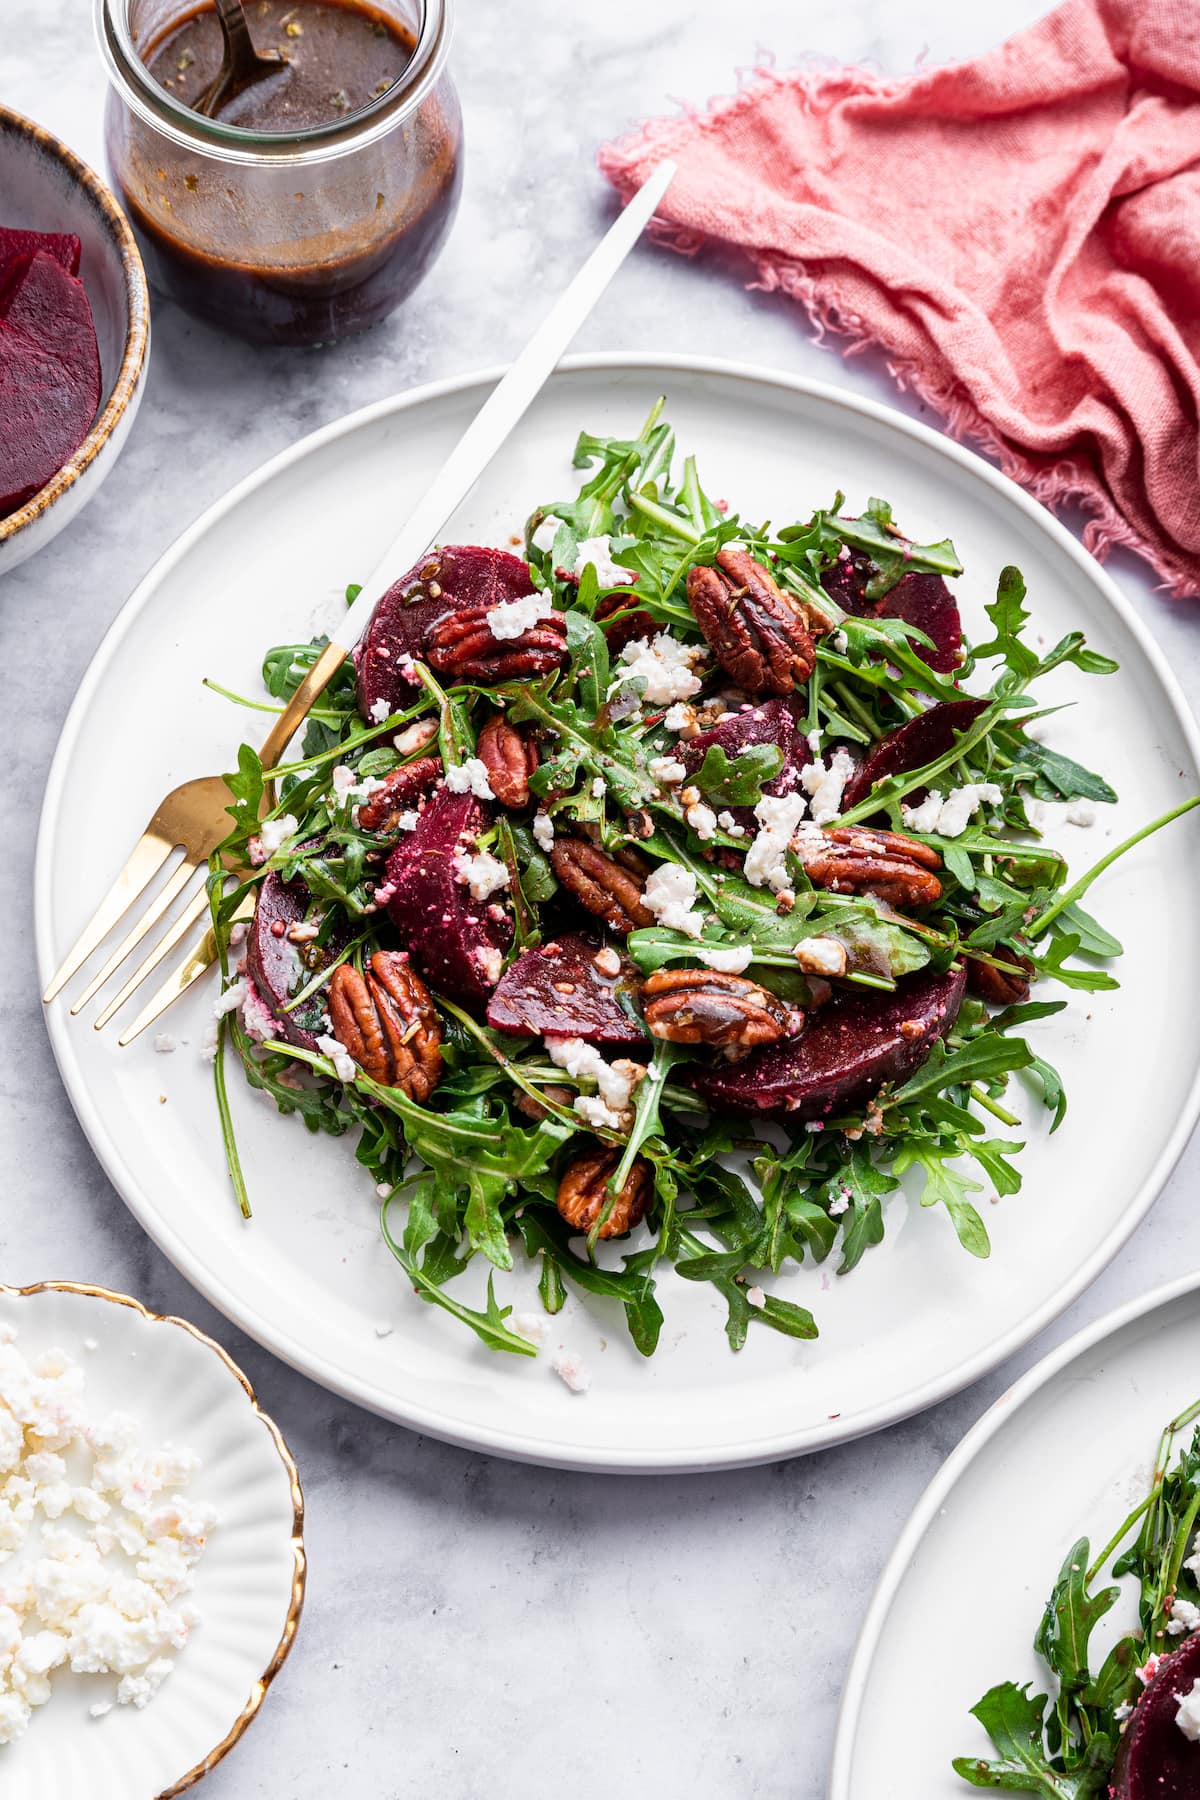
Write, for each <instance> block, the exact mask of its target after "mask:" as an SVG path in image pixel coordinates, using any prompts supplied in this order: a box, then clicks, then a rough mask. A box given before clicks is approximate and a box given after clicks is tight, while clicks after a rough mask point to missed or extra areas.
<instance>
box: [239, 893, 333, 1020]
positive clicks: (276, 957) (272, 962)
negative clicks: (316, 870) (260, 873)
mask: <svg viewBox="0 0 1200 1800" xmlns="http://www.w3.org/2000/svg"><path fill="white" fill-rule="evenodd" d="M311 898H312V896H311V895H310V893H309V891H308V888H307V887H306V886H305V884H304V882H302V881H283V880H282V879H281V878H280V876H279V875H278V873H277V872H276V871H275V870H274V869H272V870H271V871H270V872H269V873H268V874H267V875H266V876H265V878H264V880H263V882H262V884H261V886H260V887H259V890H258V904H257V905H256V907H255V909H254V918H253V920H252V921H251V924H250V935H249V937H248V938H247V940H246V968H247V971H248V973H249V975H250V978H251V980H252V981H253V982H254V985H255V987H256V988H257V989H258V992H259V995H260V997H261V999H262V1001H263V1003H264V1005H266V1006H268V1007H269V1008H270V1010H271V1012H272V1013H274V1015H275V1018H276V1019H277V1020H278V1022H279V1029H280V1032H281V1034H282V1036H284V1037H285V1038H287V1040H288V1042H289V1043H291V1044H299V1045H300V1046H301V1047H302V1048H303V1049H305V1050H315V1049H316V1047H317V1038H318V1037H319V1036H320V1035H321V1034H322V1033H323V1032H325V1031H327V1030H328V1024H327V1022H326V1015H325V996H324V994H323V993H322V992H321V990H320V989H318V990H317V992H316V993H315V994H313V996H312V998H311V999H309V1000H306V1001H305V1002H304V1004H303V1005H302V1006H299V1007H297V1008H296V1010H295V1011H294V1012H286V1011H285V1010H284V1005H285V1002H286V1001H288V1000H290V999H291V997H292V995H293V994H295V993H298V992H299V990H300V989H301V988H302V987H303V986H304V984H305V982H307V981H310V980H311V979H312V976H313V975H314V973H315V972H316V970H317V969H318V968H319V967H320V966H321V961H322V960H324V961H330V960H331V959H332V958H333V957H335V956H336V955H337V954H338V952H339V951H340V950H341V949H342V948H343V947H344V945H345V942H346V933H345V931H344V930H343V931H340V932H338V933H335V935H334V936H333V937H332V938H331V939H330V941H329V943H328V945H327V946H326V947H325V950H324V953H323V956H322V953H320V952H315V951H314V947H313V946H312V945H311V944H306V945H304V946H303V950H302V949H301V947H300V946H298V945H296V944H293V943H292V942H291V941H290V940H289V938H288V935H287V934H288V931H289V929H290V927H291V926H293V925H296V924H298V923H299V922H300V920H301V919H303V918H304V916H305V914H306V913H307V911H308V908H309V903H310V901H311Z"/></svg>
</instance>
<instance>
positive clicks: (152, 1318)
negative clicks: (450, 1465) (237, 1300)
mask: <svg viewBox="0 0 1200 1800" xmlns="http://www.w3.org/2000/svg"><path fill="white" fill-rule="evenodd" d="M38 1294H79V1295H82V1296H83V1297H84V1298H85V1299H89V1300H106V1301H110V1302H111V1303H112V1304H113V1305H115V1306H127V1307H129V1308H130V1310H131V1311H132V1312H135V1313H137V1314H138V1315H139V1316H140V1317H141V1318H142V1319H144V1320H145V1321H146V1322H147V1323H148V1324H152V1325H174V1326H176V1327H177V1328H178V1329H179V1330H180V1331H183V1332H186V1333H187V1335H188V1336H189V1337H192V1338H195V1340H196V1342H197V1343H198V1344H203V1345H204V1346H205V1348H206V1349H208V1350H211V1351H212V1352H213V1355H214V1356H216V1357H217V1358H218V1360H219V1361H220V1362H222V1363H223V1364H224V1365H225V1367H226V1368H227V1369H228V1370H229V1373H230V1374H231V1375H232V1376H234V1378H235V1379H236V1381H237V1382H238V1384H239V1386H240V1387H241V1388H242V1389H243V1390H244V1392H245V1394H246V1397H247V1399H248V1400H249V1402H250V1405H251V1407H252V1409H253V1411H254V1414H255V1417H256V1418H257V1419H258V1420H259V1421H260V1422H261V1423H262V1424H263V1426H265V1428H266V1431H267V1435H268V1437H269V1438H270V1440H271V1443H272V1444H273V1446H274V1448H275V1451H276V1453H277V1455H278V1457H279V1460H280V1462H281V1463H282V1464H283V1467H284V1472H285V1474H286V1475H287V1479H288V1487H289V1490H290V1492H291V1500H292V1534H291V1544H292V1592H291V1598H290V1600H289V1602H288V1610H287V1617H286V1619H285V1620H284V1625H283V1631H282V1632H281V1634H280V1637H279V1642H278V1643H277V1644H276V1646H275V1649H274V1651H273V1652H272V1654H271V1658H270V1661H269V1662H268V1663H267V1666H266V1668H265V1669H264V1670H263V1672H262V1674H261V1675H260V1676H259V1677H258V1679H257V1680H256V1681H255V1683H254V1685H253V1686H252V1688H251V1690H250V1693H249V1696H248V1698H247V1700H246V1704H245V1705H244V1706H243V1707H242V1710H241V1712H240V1713H239V1714H238V1716H237V1718H236V1719H235V1720H234V1722H233V1724H232V1726H231V1727H230V1729H229V1731H228V1732H226V1734H225V1736H224V1737H223V1738H222V1739H221V1741H220V1743H219V1744H216V1745H214V1747H213V1748H212V1749H211V1750H210V1751H209V1752H208V1753H207V1755H205V1756H203V1757H201V1759H200V1761H199V1762H198V1763H196V1764H195V1766H194V1767H193V1768H191V1769H189V1770H188V1771H187V1773H186V1774H185V1775H181V1776H180V1777H179V1779H178V1781H175V1782H173V1783H172V1784H171V1786H170V1787H167V1788H163V1789H162V1790H161V1792H160V1793H158V1794H156V1795H155V1796H154V1800H174V1796H175V1795H177V1794H182V1793H185V1792H186V1790H187V1789H188V1788H190V1787H194V1786H195V1784H196V1782H198V1781H200V1780H202V1779H203V1777H204V1776H205V1775H207V1774H209V1773H210V1772H211V1771H212V1770H213V1769H215V1768H216V1766H217V1764H218V1763H219V1762H221V1761H223V1760H224V1758H225V1757H226V1756H228V1754H229V1752H230V1751H231V1750H232V1749H233V1748H234V1746H235V1745H236V1744H237V1743H238V1742H239V1741H240V1739H241V1737H242V1734H243V1732H245V1731H246V1729H247V1727H248V1726H250V1725H251V1724H252V1723H253V1721H254V1720H255V1718H256V1717H257V1716H258V1711H259V1708H260V1707H261V1706H262V1703H263V1701H264V1700H265V1699H266V1696H267V1690H268V1688H269V1687H270V1685H271V1683H272V1682H273V1681H274V1679H275V1677H276V1675H278V1673H279V1671H280V1669H281V1668H282V1667H283V1665H284V1663H285V1662H286V1661H287V1659H288V1656H289V1654H290V1652H291V1648H292V1645H293V1643H294V1642H295V1638H296V1631H297V1629H298V1627H299V1624H300V1615H301V1613H302V1612H303V1610H304V1592H305V1585H306V1582H307V1577H308V1557H307V1553H306V1551H305V1548H304V1494H303V1491H302V1489H301V1486H300V1471H299V1470H298V1469H297V1467H296V1459H295V1458H294V1457H293V1455H292V1453H291V1451H290V1450H289V1449H288V1446H287V1443H286V1440H285V1439H284V1436H283V1433H282V1432H281V1431H280V1429H279V1427H278V1425H276V1423H275V1421H274V1419H273V1418H272V1417H271V1416H270V1414H269V1413H266V1412H264V1411H263V1409H262V1407H261V1406H260V1405H259V1400H258V1395H257V1394H256V1393H255V1391H254V1389H253V1387H252V1386H251V1385H250V1381H249V1378H248V1376H247V1375H246V1374H245V1373H244V1372H243V1371H242V1370H241V1369H240V1368H239V1367H238V1365H237V1363H235V1362H234V1360H233V1358H232V1357H231V1356H230V1355H229V1353H228V1351H226V1350H223V1349H222V1348H221V1346H220V1344H218V1343H217V1341H216V1339H215V1338H211V1337H209V1336H208V1334H207V1332H203V1331H201V1330H200V1328H199V1326H197V1325H192V1324H191V1323H189V1321H188V1320H187V1319H181V1318H178V1317H177V1316H176V1315H175V1314H174V1313H156V1312H151V1311H150V1308H149V1307H148V1306H143V1305H142V1302H141V1301H140V1300H135V1299H134V1298H133V1297H132V1295H130V1294H120V1293H117V1292H116V1291H115V1289H113V1288H105V1287H93V1286H91V1285H90V1284H89V1283H87V1282H81V1281H36V1282H34V1283H33V1284H32V1285H31V1286H29V1287H11V1286H9V1284H8V1283H7V1282H3V1281H0V1299H8V1300H26V1299H32V1298H33V1297H34V1296H36V1295H38Z"/></svg>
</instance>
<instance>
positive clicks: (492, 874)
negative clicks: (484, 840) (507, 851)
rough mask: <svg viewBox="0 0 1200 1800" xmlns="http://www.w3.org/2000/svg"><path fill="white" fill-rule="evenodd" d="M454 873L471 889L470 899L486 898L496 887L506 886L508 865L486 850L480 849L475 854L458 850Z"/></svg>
mask: <svg viewBox="0 0 1200 1800" xmlns="http://www.w3.org/2000/svg"><path fill="white" fill-rule="evenodd" d="M454 873H455V876H456V878H457V879H458V880H459V881H461V882H462V883H463V884H464V886H466V887H469V888H470V890H471V898H472V900H486V899H487V897H488V895H489V894H494V893H495V892H496V889H497V888H503V887H507V886H508V882H509V873H508V867H507V865H506V864H505V863H502V862H501V861H500V860H499V858H498V857H495V856H492V855H491V854H490V853H489V852H488V851H487V850H481V851H480V852H479V854H478V855H477V856H470V855H467V854H466V853H464V852H463V851H461V850H460V851H459V853H458V855H457V856H456V857H455V858H454Z"/></svg>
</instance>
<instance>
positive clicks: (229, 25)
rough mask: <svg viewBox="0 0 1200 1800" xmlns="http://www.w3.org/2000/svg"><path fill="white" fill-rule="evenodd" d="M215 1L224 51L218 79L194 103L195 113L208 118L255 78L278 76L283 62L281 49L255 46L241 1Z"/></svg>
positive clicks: (249, 85) (248, 85)
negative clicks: (256, 47)
mask: <svg viewBox="0 0 1200 1800" xmlns="http://www.w3.org/2000/svg"><path fill="white" fill-rule="evenodd" d="M214 4H215V6H216V9H217V17H218V18H219V19H220V21H221V34H222V36H223V37H224V39H225V50H224V54H223V55H222V57H221V67H220V68H219V69H218V70H217V74H216V78H215V80H213V81H212V82H211V84H210V85H209V86H208V87H207V88H206V89H205V90H204V92H203V93H202V94H201V96H200V98H199V99H198V100H197V101H195V102H194V103H193V106H192V111H193V112H198V113H203V114H204V115H205V117H206V118H209V119H211V118H213V117H215V115H216V113H217V110H218V108H220V107H222V106H224V105H225V103H226V101H228V100H232V99H234V97H235V96H236V95H238V94H241V93H243V92H244V91H245V89H246V88H248V87H252V86H253V85H254V83H255V82H256V81H262V80H263V79H264V78H265V77H266V76H267V75H277V74H278V73H279V69H280V67H281V65H282V63H283V57H282V56H280V54H279V52H278V50H256V49H255V48H254V42H253V39H252V38H251V36H250V27H249V25H248V24H247V23H246V13H245V9H244V7H243V5H242V0H214Z"/></svg>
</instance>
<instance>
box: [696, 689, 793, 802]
mask: <svg viewBox="0 0 1200 1800" xmlns="http://www.w3.org/2000/svg"><path fill="white" fill-rule="evenodd" d="M751 744H778V746H779V748H780V749H781V750H782V751H783V767H782V768H781V769H780V771H779V773H778V775H776V776H775V777H774V779H773V780H771V781H768V782H766V783H764V786H763V793H764V794H787V793H790V792H791V790H792V789H793V788H794V787H795V785H796V780H797V777H798V776H799V774H800V771H801V769H803V768H804V767H805V765H806V764H808V763H810V762H811V761H812V751H811V750H810V749H809V747H808V739H807V738H806V737H804V735H803V734H802V733H801V732H799V731H797V729H796V722H795V720H794V719H793V718H792V715H791V713H790V712H789V711H788V707H787V702H786V701H784V700H764V701H762V702H761V704H760V705H758V706H748V707H746V708H745V710H744V711H742V712H738V713H732V714H730V715H729V716H728V717H726V718H724V719H721V720H720V721H719V723H718V724H716V725H714V726H712V727H711V729H710V730H708V731H702V732H700V733H699V735H698V736H696V737H694V738H692V739H691V740H690V741H689V742H688V743H686V744H680V746H679V760H680V762H681V763H682V764H683V766H684V768H685V769H686V770H687V772H688V774H689V775H694V774H695V773H696V771H697V770H698V769H699V768H700V766H701V764H702V763H703V761H704V758H705V757H706V756H707V755H708V752H709V751H710V750H711V749H712V748H713V747H714V745H715V746H717V747H718V748H720V749H722V750H724V752H725V754H726V756H727V757H728V758H729V760H730V762H732V761H733V759H734V757H735V756H737V755H738V754H739V753H740V752H741V751H742V750H745V749H748V748H749V746H750V745H751ZM729 810H730V811H731V812H732V814H733V816H734V819H735V821H736V822H737V824H739V825H744V826H746V828H747V829H748V830H751V829H753V827H754V825H755V818H754V808H753V807H752V806H733V807H731V808H730V809H729Z"/></svg>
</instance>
